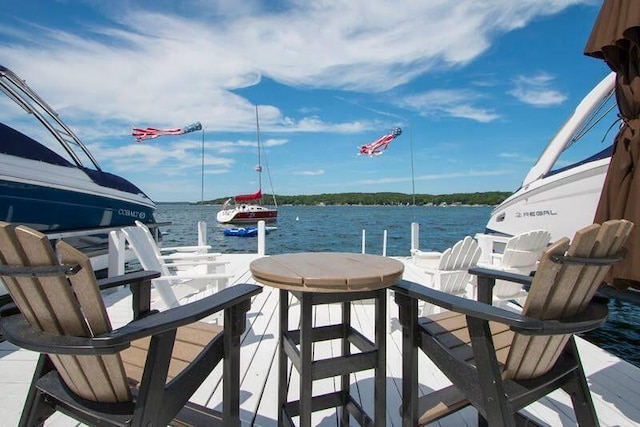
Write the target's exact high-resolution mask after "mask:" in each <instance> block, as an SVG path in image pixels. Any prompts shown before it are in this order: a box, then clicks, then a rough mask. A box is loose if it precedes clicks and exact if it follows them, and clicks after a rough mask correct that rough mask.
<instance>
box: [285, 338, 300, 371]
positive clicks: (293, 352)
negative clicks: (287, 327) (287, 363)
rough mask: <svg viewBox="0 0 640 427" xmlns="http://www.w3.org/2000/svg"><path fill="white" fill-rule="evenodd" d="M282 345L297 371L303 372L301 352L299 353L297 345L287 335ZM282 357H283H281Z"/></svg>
mask: <svg viewBox="0 0 640 427" xmlns="http://www.w3.org/2000/svg"><path fill="white" fill-rule="evenodd" d="M282 344H283V347H284V352H285V353H286V355H287V357H288V358H289V360H291V363H292V364H293V366H295V368H296V370H297V371H298V372H300V371H301V370H302V366H301V364H300V351H298V347H296V343H294V342H293V341H292V340H291V338H289V335H288V334H287V335H284V336H283V337H282ZM280 357H282V355H280Z"/></svg>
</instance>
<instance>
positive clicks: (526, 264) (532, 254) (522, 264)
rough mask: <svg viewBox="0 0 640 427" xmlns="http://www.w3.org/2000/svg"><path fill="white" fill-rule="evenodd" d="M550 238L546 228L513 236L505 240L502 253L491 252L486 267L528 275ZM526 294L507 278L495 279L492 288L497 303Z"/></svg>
mask: <svg viewBox="0 0 640 427" xmlns="http://www.w3.org/2000/svg"><path fill="white" fill-rule="evenodd" d="M550 240H551V233H549V232H548V231H546V230H533V231H527V232H526V233H521V234H518V235H516V236H513V237H512V238H510V239H509V240H507V243H506V245H505V248H504V252H503V253H501V254H492V261H493V262H492V265H491V266H487V267H488V268H491V269H495V270H502V271H508V272H510V273H518V274H525V275H528V274H530V273H531V272H532V271H535V270H536V268H537V263H538V260H539V259H540V256H541V255H542V252H543V251H544V250H545V248H546V247H547V245H548V244H549V241H550ZM479 265H480V266H482V267H485V265H482V264H479ZM526 296H527V292H526V291H525V290H524V289H523V288H522V286H521V285H519V284H517V283H513V282H509V281H507V280H497V281H496V285H495V286H494V288H493V297H494V301H497V302H498V303H504V302H506V301H508V300H511V299H516V300H517V299H520V298H523V297H526Z"/></svg>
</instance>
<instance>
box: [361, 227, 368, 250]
mask: <svg viewBox="0 0 640 427" xmlns="http://www.w3.org/2000/svg"><path fill="white" fill-rule="evenodd" d="M366 235H367V230H365V229H362V253H363V254H364V253H366V251H365V249H366Z"/></svg>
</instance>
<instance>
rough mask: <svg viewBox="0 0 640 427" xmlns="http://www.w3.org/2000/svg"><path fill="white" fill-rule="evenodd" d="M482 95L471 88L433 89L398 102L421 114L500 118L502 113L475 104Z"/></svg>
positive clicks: (489, 119) (481, 120) (487, 118)
mask: <svg viewBox="0 0 640 427" xmlns="http://www.w3.org/2000/svg"><path fill="white" fill-rule="evenodd" d="M480 98H481V95H480V94H479V93H477V92H474V91H471V90H463V89H454V90H432V91H428V92H423V93H421V94H415V95H410V96H407V97H405V98H404V99H401V100H399V101H398V104H399V105H401V106H403V107H405V108H410V109H413V110H416V111H418V112H419V113H420V114H421V115H425V116H428V115H434V116H448V117H458V118H464V119H470V120H475V121H478V122H482V123H487V122H491V121H494V120H496V119H498V118H500V115H499V114H497V113H495V112H494V111H493V110H491V109H488V108H482V107H476V106H474V105H473V104H474V103H475V102H477V100H479V99H480Z"/></svg>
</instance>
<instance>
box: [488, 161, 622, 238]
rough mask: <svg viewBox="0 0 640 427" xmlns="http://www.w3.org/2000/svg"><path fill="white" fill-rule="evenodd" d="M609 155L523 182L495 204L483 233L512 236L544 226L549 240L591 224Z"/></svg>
mask: <svg viewBox="0 0 640 427" xmlns="http://www.w3.org/2000/svg"><path fill="white" fill-rule="evenodd" d="M609 161H610V158H605V159H600V160H597V161H595V162H591V163H587V164H582V165H580V166H577V167H575V168H572V169H569V170H566V171H563V172H560V173H557V174H554V175H550V176H547V177H544V178H541V179H538V180H536V181H534V182H532V183H531V184H529V185H526V186H524V187H522V188H520V189H519V190H518V191H516V192H515V193H514V194H512V195H511V196H510V197H509V198H507V199H506V200H505V201H504V202H502V203H501V204H500V205H499V206H498V207H496V208H495V209H494V210H493V212H492V214H491V218H490V219H489V222H488V223H487V230H486V233H488V234H489V233H494V234H500V235H507V236H513V235H516V234H520V233H523V232H526V231H530V230H537V229H544V230H548V231H549V232H550V233H551V240H552V241H555V240H557V239H560V238H561V237H565V236H568V237H572V236H573V235H574V233H575V232H576V231H577V230H579V229H581V228H583V227H586V226H587V225H589V224H592V223H593V218H594V215H595V211H596V207H597V206H598V201H599V200H600V193H601V192H602V185H603V183H604V179H605V176H606V173H607V168H608V165H609Z"/></svg>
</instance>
